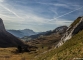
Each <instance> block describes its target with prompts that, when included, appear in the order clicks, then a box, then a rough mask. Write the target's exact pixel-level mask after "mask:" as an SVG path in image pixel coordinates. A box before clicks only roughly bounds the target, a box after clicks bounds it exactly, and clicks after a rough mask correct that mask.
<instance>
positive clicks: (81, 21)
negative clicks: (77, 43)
mask: <svg viewBox="0 0 83 60" xmlns="http://www.w3.org/2000/svg"><path fill="white" fill-rule="evenodd" d="M81 30H83V17H78V18H77V19H76V20H75V21H74V22H73V23H72V24H71V25H70V27H69V28H68V29H67V31H66V33H65V34H64V36H63V37H62V38H61V40H60V42H59V43H58V44H57V45H56V47H59V46H61V45H62V44H63V43H65V42H66V41H67V40H69V39H70V38H71V37H72V36H73V35H75V34H77V33H78V32H79V31H81Z"/></svg>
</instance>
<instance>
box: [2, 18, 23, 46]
mask: <svg viewBox="0 0 83 60" xmlns="http://www.w3.org/2000/svg"><path fill="white" fill-rule="evenodd" d="M18 45H24V43H23V42H22V41H21V40H19V39H18V38H16V37H15V36H13V35H12V34H10V33H9V32H7V31H6V30H5V27H4V24H3V21H2V19H1V18H0V47H13V46H18Z"/></svg>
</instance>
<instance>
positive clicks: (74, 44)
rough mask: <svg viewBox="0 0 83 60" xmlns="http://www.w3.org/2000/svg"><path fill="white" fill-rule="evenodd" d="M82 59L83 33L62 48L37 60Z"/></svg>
mask: <svg viewBox="0 0 83 60" xmlns="http://www.w3.org/2000/svg"><path fill="white" fill-rule="evenodd" d="M81 57H82V58H83V31H81V32H79V33H78V34H76V35H75V36H73V37H72V38H71V39H70V40H68V41H67V42H66V43H64V44H63V45H62V46H61V47H59V48H56V49H54V50H52V51H50V52H47V53H45V54H43V55H41V56H40V57H38V58H37V59H36V60H44V59H45V60H72V59H73V58H81Z"/></svg>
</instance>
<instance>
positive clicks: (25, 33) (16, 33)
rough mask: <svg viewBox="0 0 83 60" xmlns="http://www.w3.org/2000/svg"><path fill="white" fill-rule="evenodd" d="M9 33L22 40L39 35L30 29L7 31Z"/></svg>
mask: <svg viewBox="0 0 83 60" xmlns="http://www.w3.org/2000/svg"><path fill="white" fill-rule="evenodd" d="M7 31H8V32H9V33H11V34H13V35H14V36H16V37H19V38H22V37H24V36H31V35H35V34H37V32H34V31H33V30H30V29H24V30H7Z"/></svg>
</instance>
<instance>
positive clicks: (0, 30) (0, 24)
mask: <svg viewBox="0 0 83 60" xmlns="http://www.w3.org/2000/svg"><path fill="white" fill-rule="evenodd" d="M2 31H5V27H4V24H3V20H2V19H1V18H0V32H2Z"/></svg>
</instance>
